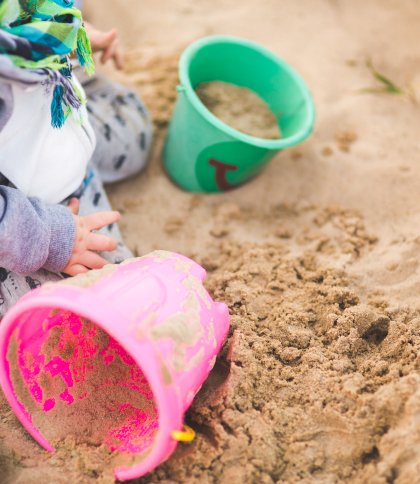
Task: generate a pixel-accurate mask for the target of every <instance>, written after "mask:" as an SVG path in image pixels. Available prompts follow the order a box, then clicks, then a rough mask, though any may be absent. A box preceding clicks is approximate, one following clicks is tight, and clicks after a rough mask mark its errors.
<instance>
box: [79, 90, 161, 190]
mask: <svg viewBox="0 0 420 484" xmlns="http://www.w3.org/2000/svg"><path fill="white" fill-rule="evenodd" d="M88 110H89V111H90V115H91V121H92V124H93V126H94V129H95V133H96V137H97V148H96V152H95V155H94V158H95V161H96V163H97V166H98V169H99V171H100V174H101V178H102V180H103V181H104V182H114V181H119V180H122V179H124V178H127V177H129V176H132V175H134V174H136V173H139V172H140V171H141V170H142V169H143V168H144V167H145V166H146V163H147V161H148V158H149V154H150V149H151V145H152V133H153V128H152V122H151V119H150V115H149V112H148V110H147V108H146V106H145V105H144V104H143V102H142V101H141V99H140V98H139V97H138V96H137V95H136V94H135V93H134V92H132V91H130V90H129V89H127V88H126V87H123V86H120V85H118V84H114V83H106V84H105V85H104V83H103V84H102V86H101V89H100V90H97V91H96V92H94V93H92V94H91V95H90V96H89V104H88Z"/></svg>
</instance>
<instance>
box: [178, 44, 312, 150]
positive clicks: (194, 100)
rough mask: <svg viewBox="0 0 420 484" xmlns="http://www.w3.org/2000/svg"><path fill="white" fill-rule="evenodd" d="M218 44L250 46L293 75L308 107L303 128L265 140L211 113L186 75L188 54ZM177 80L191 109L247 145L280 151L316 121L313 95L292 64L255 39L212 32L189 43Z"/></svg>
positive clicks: (296, 140) (180, 64)
mask: <svg viewBox="0 0 420 484" xmlns="http://www.w3.org/2000/svg"><path fill="white" fill-rule="evenodd" d="M217 43H232V44H239V45H243V46H246V47H249V48H251V49H253V50H255V51H257V52H259V53H260V54H262V55H264V56H266V57H268V58H270V59H271V60H272V61H273V62H275V63H277V64H278V65H279V66H280V67H281V68H282V69H283V70H285V71H287V73H288V74H289V75H290V76H291V77H292V78H293V80H294V82H295V83H296V84H297V86H298V88H299V89H300V91H301V92H302V95H303V98H304V99H305V103H306V106H307V107H308V109H307V111H308V114H307V117H306V120H305V122H304V124H303V128H302V129H300V130H299V131H298V132H297V133H295V134H294V135H293V136H288V137H286V138H279V139H275V140H268V139H265V138H257V137H255V136H251V135H248V134H245V133H242V132H241V131H238V130H236V129H235V128H232V127H231V126H229V125H228V124H226V123H224V122H223V121H221V120H220V119H219V118H217V117H216V116H215V115H214V114H212V113H211V112H210V111H209V110H208V109H207V108H206V107H205V106H204V104H203V103H202V102H201V100H200V98H199V97H198V96H197V94H196V92H195V90H194V88H193V87H192V85H191V82H190V78H189V75H188V70H189V65H190V61H191V57H192V56H193V55H195V54H196V53H197V52H198V51H199V50H200V49H202V48H203V47H205V46H207V45H210V44H217ZM179 79H180V82H181V86H179V90H180V91H182V92H184V93H185V94H186V95H187V97H188V98H189V100H190V102H191V104H192V105H193V106H194V108H195V109H196V110H197V111H198V112H199V113H200V114H201V115H202V116H203V117H204V118H205V119H206V120H207V121H209V122H210V123H211V124H212V125H213V126H215V127H217V128H218V129H220V130H221V131H223V132H225V133H226V134H228V135H229V136H232V137H234V138H236V139H239V140H240V141H243V142H245V143H248V144H252V145H254V146H258V147H260V148H267V149H271V150H280V149H283V148H289V147H291V146H295V145H297V144H298V143H300V142H302V141H303V140H305V139H306V138H307V137H308V136H309V134H310V133H311V132H312V130H313V128H314V124H315V106H314V102H313V99H312V95H311V93H310V91H309V89H308V87H307V85H306V83H305V81H304V80H303V79H302V77H301V76H300V74H298V72H297V71H296V70H295V69H294V68H293V67H291V66H290V65H289V64H288V63H287V62H285V61H284V60H283V59H281V58H280V57H279V56H278V55H276V54H274V53H273V52H272V51H270V50H269V49H267V48H265V47H263V46H262V45H260V44H257V43H256V42H252V41H250V40H247V39H243V38H240V37H235V36H230V35H212V36H208V37H203V38H201V39H199V40H197V41H195V42H193V43H192V44H190V45H189V46H188V47H187V48H186V49H185V50H184V52H183V53H182V55H181V59H180V62H179Z"/></svg>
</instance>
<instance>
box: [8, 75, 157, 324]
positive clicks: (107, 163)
mask: <svg viewBox="0 0 420 484" xmlns="http://www.w3.org/2000/svg"><path fill="white" fill-rule="evenodd" d="M83 87H84V89H85V91H86V94H87V98H88V104H87V109H88V112H89V117H90V122H91V124H92V126H93V128H94V130H95V134H96V140H97V144H96V149H95V152H94V154H93V156H92V160H91V162H90V164H89V167H88V170H87V173H86V176H85V179H84V180H83V183H82V185H81V187H80V188H79V189H78V190H77V191H76V192H75V193H74V194H73V195H72V196H75V197H77V198H79V199H80V214H81V215H88V214H90V213H93V212H101V211H105V210H111V205H110V203H109V200H108V197H107V194H106V192H105V189H104V185H103V184H104V183H113V182H116V181H120V180H123V179H126V178H129V177H130V176H132V175H134V174H136V173H138V172H140V171H141V170H142V169H143V168H144V167H145V165H146V162H147V159H148V155H149V151H150V147H151V142H152V124H151V121H150V117H149V114H148V112H147V110H146V108H145V106H144V105H143V104H142V102H141V100H140V99H139V98H138V97H137V95H136V94H134V93H133V92H131V91H130V90H128V89H127V88H125V87H123V86H120V85H118V84H115V83H113V82H110V81H108V80H106V79H104V78H102V77H99V76H95V77H93V78H90V79H88V80H86V81H85V82H84V83H83ZM63 203H64V204H67V203H68V200H65V201H64V202H63ZM102 232H104V233H107V234H108V235H111V236H112V237H114V238H115V239H117V241H118V247H117V249H116V250H115V251H113V252H107V253H103V254H101V255H102V256H103V257H105V258H106V259H107V260H109V261H110V262H111V263H120V262H122V261H123V260H124V259H126V258H127V257H132V254H131V252H130V251H129V249H128V248H127V247H126V246H125V245H124V242H123V240H122V237H121V234H120V231H119V229H118V226H117V225H116V224H114V225H111V226H108V227H105V228H103V229H102ZM62 278H63V275H62V274H55V273H52V272H48V271H46V270H44V269H40V270H39V271H37V272H36V273H34V274H31V275H29V276H22V275H19V274H15V273H13V272H10V271H7V270H6V269H3V268H1V267H0V319H1V318H2V317H3V316H4V314H5V313H6V311H7V310H8V309H9V308H10V307H11V306H13V305H14V304H15V303H16V301H17V300H18V299H19V298H20V297H21V296H23V295H24V294H25V293H27V292H28V291H30V290H31V289H34V288H36V287H38V286H40V285H41V284H43V283H45V282H51V281H57V280H59V279H62Z"/></svg>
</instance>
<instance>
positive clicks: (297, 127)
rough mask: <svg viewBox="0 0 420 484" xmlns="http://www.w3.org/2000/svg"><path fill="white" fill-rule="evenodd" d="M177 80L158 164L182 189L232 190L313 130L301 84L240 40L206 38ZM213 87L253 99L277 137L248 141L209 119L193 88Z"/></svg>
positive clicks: (189, 54) (184, 59) (192, 49)
mask: <svg viewBox="0 0 420 484" xmlns="http://www.w3.org/2000/svg"><path fill="white" fill-rule="evenodd" d="M179 77H180V82H181V84H180V85H179V86H178V88H177V90H178V93H179V94H178V98H177V101H176V104H175V108H174V112H173V114H172V119H171V122H170V125H169V129H168V134H167V138H166V141H165V146H164V150H163V162H164V166H165V169H166V171H167V172H168V174H169V176H170V177H171V178H172V179H173V180H174V181H175V182H176V183H177V184H178V185H180V186H181V187H182V188H184V189H186V190H189V191H192V192H220V191H224V190H228V189H230V188H233V187H235V186H237V185H240V184H242V183H244V182H246V181H247V180H249V179H250V178H252V177H254V176H255V175H256V174H257V173H259V172H260V171H261V170H262V168H263V167H264V166H265V165H266V164H267V162H268V161H269V160H270V158H272V157H273V156H274V155H275V154H276V153H277V152H278V151H280V150H282V149H284V148H288V147H290V146H294V145H297V144H298V143H300V142H301V141H303V140H304V139H305V138H307V137H308V136H309V134H310V133H311V131H312V129H313V126H314V120H315V108H314V103H313V100H312V96H311V94H310V92H309V90H308V88H307V86H306V84H305V82H304V81H303V79H302V78H301V77H300V76H299V74H297V72H296V71H295V70H294V69H293V68H292V67H290V66H289V65H288V64H286V62H284V61H283V60H281V59H279V58H278V57H277V56H276V55H275V54H273V53H272V52H270V51H269V50H267V49H265V48H264V47H261V46H260V45H258V44H255V43H253V42H250V41H248V40H244V39H240V38H236V37H227V36H211V37H205V38H203V39H201V40H198V41H197V42H194V43H193V44H191V45H190V46H189V47H188V48H187V49H186V50H185V51H184V52H183V54H182V56H181V60H180V64H179ZM216 80H217V81H225V82H230V83H232V84H236V85H238V86H243V87H247V88H249V89H251V90H253V91H254V92H256V93H257V94H258V95H259V96H260V97H261V98H262V99H264V101H266V102H267V104H268V105H269V107H270V109H271V110H272V111H273V113H274V114H275V116H276V117H277V120H278V124H279V127H280V129H281V132H282V135H283V137H282V138H279V139H275V140H272V139H263V138H256V137H253V136H250V135H247V134H245V133H241V132H240V131H237V130H236V129H234V128H232V127H230V126H228V125H227V124H225V123H224V122H222V121H221V120H220V119H218V118H217V117H216V116H214V115H213V114H212V113H211V112H210V111H209V110H208V109H207V108H206V107H205V106H204V104H203V103H202V102H201V101H200V99H199V98H198V96H197V94H196V93H195V91H194V88H195V87H196V86H197V85H198V84H200V83H202V82H208V81H216Z"/></svg>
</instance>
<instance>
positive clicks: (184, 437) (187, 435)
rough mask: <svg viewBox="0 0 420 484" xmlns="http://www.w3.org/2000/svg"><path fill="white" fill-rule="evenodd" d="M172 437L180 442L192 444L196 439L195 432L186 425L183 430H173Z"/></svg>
mask: <svg viewBox="0 0 420 484" xmlns="http://www.w3.org/2000/svg"><path fill="white" fill-rule="evenodd" d="M171 437H172V438H173V439H174V440H177V441H178V442H192V441H193V440H194V439H195V430H194V429H192V428H191V427H188V425H185V424H184V428H183V429H182V430H173V431H172V432H171Z"/></svg>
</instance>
